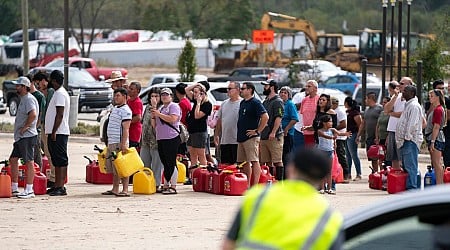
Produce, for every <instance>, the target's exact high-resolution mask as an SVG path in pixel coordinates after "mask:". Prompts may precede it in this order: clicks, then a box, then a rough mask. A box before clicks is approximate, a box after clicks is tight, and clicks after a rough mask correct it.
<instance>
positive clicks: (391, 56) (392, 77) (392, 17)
mask: <svg viewBox="0 0 450 250" xmlns="http://www.w3.org/2000/svg"><path fill="white" fill-rule="evenodd" d="M394 10H395V0H391V52H390V59H391V61H390V67H389V69H390V71H391V74H390V80H391V81H392V80H394Z"/></svg>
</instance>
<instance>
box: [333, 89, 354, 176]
mask: <svg viewBox="0 0 450 250" xmlns="http://www.w3.org/2000/svg"><path fill="white" fill-rule="evenodd" d="M331 109H333V110H334V112H336V118H337V126H336V130H337V131H339V132H341V133H345V132H347V114H346V113H345V110H343V109H342V108H340V107H339V99H337V98H336V97H331ZM346 147H347V136H338V137H337V138H336V149H335V152H336V155H337V158H338V161H339V164H340V165H341V167H342V170H343V174H344V181H343V182H342V183H345V184H347V183H349V181H350V180H349V178H348V176H349V169H348V165H347V156H346Z"/></svg>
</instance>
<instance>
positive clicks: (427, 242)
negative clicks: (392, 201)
mask: <svg viewBox="0 0 450 250" xmlns="http://www.w3.org/2000/svg"><path fill="white" fill-rule="evenodd" d="M433 229H434V227H433V225H431V224H425V223H422V222H420V221H419V218H418V216H413V217H408V218H405V219H402V220H397V221H394V222H391V223H386V224H384V225H382V226H379V227H377V228H374V229H371V230H369V231H366V232H363V233H361V234H360V235H358V236H355V237H353V238H352V239H350V240H347V241H346V242H345V243H344V246H343V249H348V250H350V249H351V250H354V249H361V250H369V249H377V250H378V249H434V246H433Z"/></svg>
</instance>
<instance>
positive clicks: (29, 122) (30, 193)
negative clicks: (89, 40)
mask: <svg viewBox="0 0 450 250" xmlns="http://www.w3.org/2000/svg"><path fill="white" fill-rule="evenodd" d="M14 84H15V85H16V90H17V93H18V94H19V96H20V104H19V107H18V108H17V114H16V119H15V121H14V144H13V151H12V153H11V156H10V158H9V163H10V165H11V177H12V184H11V190H12V195H13V196H17V197H18V198H23V199H28V198H34V190H33V180H34V146H35V144H36V143H38V132H37V129H36V124H37V120H38V114H39V104H38V101H37V100H36V98H35V97H34V96H33V95H32V94H30V86H31V83H30V80H28V78H26V77H24V76H21V77H19V79H18V80H17V81H14ZM19 158H22V160H23V161H24V162H25V165H26V166H27V171H26V175H27V176H26V186H25V190H24V191H23V192H22V193H20V192H19V183H18V179H19Z"/></svg>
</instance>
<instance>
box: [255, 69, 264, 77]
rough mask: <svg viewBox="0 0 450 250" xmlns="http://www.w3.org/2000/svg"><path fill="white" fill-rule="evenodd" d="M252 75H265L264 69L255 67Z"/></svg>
mask: <svg viewBox="0 0 450 250" xmlns="http://www.w3.org/2000/svg"><path fill="white" fill-rule="evenodd" d="M254 75H265V74H264V69H255V70H253V72H252V76H254Z"/></svg>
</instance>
